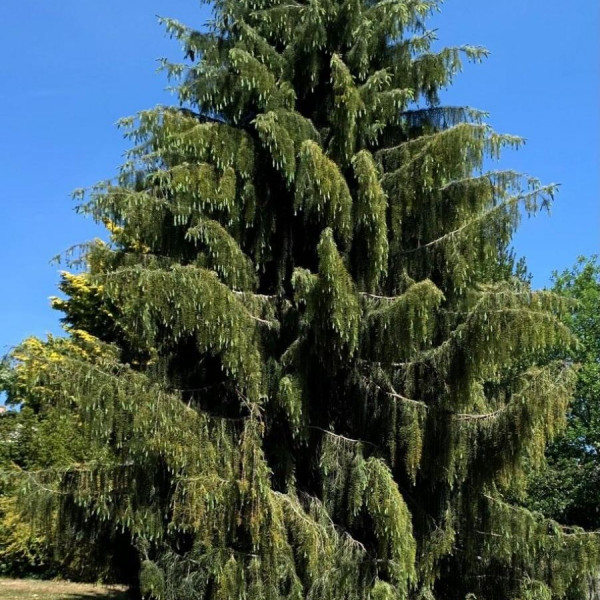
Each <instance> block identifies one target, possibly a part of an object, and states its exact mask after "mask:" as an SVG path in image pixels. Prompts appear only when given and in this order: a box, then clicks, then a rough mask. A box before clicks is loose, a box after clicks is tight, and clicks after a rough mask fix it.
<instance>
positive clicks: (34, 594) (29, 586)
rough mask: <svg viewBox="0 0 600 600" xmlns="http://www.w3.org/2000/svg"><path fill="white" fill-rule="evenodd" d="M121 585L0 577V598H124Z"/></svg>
mask: <svg viewBox="0 0 600 600" xmlns="http://www.w3.org/2000/svg"><path fill="white" fill-rule="evenodd" d="M127 597H128V596H127V592H126V588H124V587H123V586H110V587H106V586H102V585H93V584H86V583H69V582H66V581H38V580H35V579H0V600H34V599H37V598H39V599H40V600H94V599H97V600H126V599H127Z"/></svg>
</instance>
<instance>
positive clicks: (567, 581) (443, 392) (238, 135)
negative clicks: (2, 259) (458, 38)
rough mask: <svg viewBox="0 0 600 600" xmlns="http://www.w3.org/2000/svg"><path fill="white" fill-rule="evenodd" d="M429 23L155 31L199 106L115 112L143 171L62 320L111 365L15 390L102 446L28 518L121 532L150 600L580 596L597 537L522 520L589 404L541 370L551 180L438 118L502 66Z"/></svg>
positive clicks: (96, 211)
mask: <svg viewBox="0 0 600 600" xmlns="http://www.w3.org/2000/svg"><path fill="white" fill-rule="evenodd" d="M436 8H437V2H435V1H434V0H217V1H216V2H215V3H214V15H215V17H214V20H213V21H212V22H211V23H210V25H209V27H208V28H206V29H205V30H202V31H197V30H195V29H191V28H188V27H186V26H184V25H182V24H180V23H178V22H176V21H174V20H170V19H165V20H164V24H165V25H166V27H167V29H168V31H169V33H170V34H171V35H172V36H173V37H175V38H177V39H178V40H179V41H180V42H181V44H182V46H183V48H184V55H185V62H184V63H183V64H171V63H168V62H166V61H165V62H164V68H165V69H166V70H167V71H168V73H169V74H170V76H172V77H173V78H175V79H176V81H177V89H178V94H179V100H180V106H179V107H176V108H171V107H158V108H155V109H152V110H148V111H145V112H142V113H140V114H139V115H137V116H136V117H134V118H130V119H125V120H123V121H122V123H121V125H122V127H123V128H124V130H125V132H126V136H128V137H129V138H130V139H131V140H132V144H133V147H132V149H131V151H130V152H129V155H128V160H127V161H126V163H125V164H124V166H123V167H122V169H121V171H120V173H119V175H118V177H117V178H116V179H115V180H111V181H108V182H105V183H102V184H100V185H98V186H96V187H95V188H94V189H92V190H91V192H89V193H88V195H87V196H86V197H85V198H84V199H82V200H81V202H82V204H81V210H82V212H84V213H86V214H89V215H92V216H93V218H94V219H96V220H97V221H98V222H103V223H105V224H106V225H107V226H108V227H109V229H110V230H111V233H112V238H111V242H110V243H102V242H99V241H97V242H93V243H91V244H90V245H88V246H87V247H86V248H85V249H84V252H83V260H84V263H85V265H86V267H87V268H86V270H85V272H84V273H82V274H80V275H70V274H65V275H64V277H63V281H62V284H61V288H62V291H63V292H65V293H66V296H67V297H66V299H63V300H56V301H55V304H56V306H57V308H59V309H60V310H62V311H64V314H65V317H64V321H65V324H66V326H67V329H72V330H76V331H79V332H81V331H84V332H85V333H86V334H87V335H88V336H90V338H93V344H94V348H95V350H94V352H88V353H86V355H85V356H82V355H80V354H78V353H77V352H71V351H70V352H64V353H54V354H52V353H50V352H47V353H44V352H41V353H40V352H37V353H35V354H31V355H30V356H25V357H24V356H23V353H21V358H20V361H19V362H18V364H17V365H16V366H15V369H16V377H15V381H16V383H15V384H14V386H13V390H12V392H11V393H12V394H13V397H15V398H17V399H18V397H19V395H21V397H23V398H25V397H27V395H28V394H29V396H31V395H32V394H35V393H36V391H37V393H41V394H43V395H44V396H45V398H46V401H47V402H52V403H56V404H57V405H61V403H62V405H64V407H65V410H73V411H75V412H76V413H77V414H78V415H79V418H80V420H81V424H82V427H83V428H84V429H85V431H86V432H87V434H88V435H89V436H90V438H91V439H93V441H94V444H101V445H102V446H103V447H104V449H105V452H104V455H103V457H102V459H98V460H95V461H92V462H90V463H84V464H76V465H72V466H71V467H69V468H65V469H62V470H60V471H58V470H56V469H55V470H51V471H38V472H36V473H30V474H28V476H27V477H26V478H24V479H23V483H22V489H23V493H24V498H26V499H27V506H28V507H29V510H30V512H31V514H32V515H36V516H37V518H43V517H44V515H46V514H53V515H56V514H57V512H58V514H60V516H61V518H62V519H64V522H65V527H67V525H68V526H69V527H70V529H69V531H71V530H72V531H75V532H76V531H77V527H79V528H85V529H86V530H87V531H88V533H90V532H91V533H93V531H94V529H95V528H98V529H101V528H102V527H104V525H105V524H106V522H109V523H110V524H111V525H112V526H113V527H114V528H115V529H119V530H120V531H123V532H125V533H126V534H127V535H128V536H129V538H130V540H131V544H132V546H133V547H134V548H135V549H136V551H137V553H138V555H139V558H140V564H141V568H140V576H139V577H140V587H141V590H142V593H143V594H146V595H147V596H148V597H153V598H159V599H169V600H187V599H192V598H206V599H207V600H208V599H210V600H217V599H219V600H225V599H242V598H243V599H247V600H259V599H260V600H262V599H272V600H274V599H284V598H285V599H289V600H292V599H293V600H301V599H315V600H316V599H320V600H321V599H323V600H327V599H330V600H340V599H342V598H344V599H348V600H350V599H353V600H358V599H361V600H362V599H371V600H400V599H407V598H415V599H416V598H421V599H433V598H436V599H439V600H442V599H448V600H450V599H452V600H453V599H459V598H460V599H462V598H465V597H469V598H475V597H477V598H485V599H486V600H496V599H498V600H499V599H506V598H513V599H517V598H520V599H525V598H527V599H534V598H536V599H548V598H567V597H568V598H584V597H585V596H586V593H587V588H586V586H587V581H588V576H589V574H590V573H592V572H593V571H594V569H595V568H596V567H597V565H598V543H597V539H596V537H595V536H593V535H586V534H585V533H584V532H583V531H581V530H578V529H566V528H563V527H561V526H559V525H558V524H556V523H554V522H552V521H548V520H545V519H544V518H543V517H542V516H541V515H538V514H535V513H531V512H528V511H527V510H525V509H523V508H520V507H519V506H518V505H516V504H514V503H511V502H510V501H509V499H511V498H518V497H519V492H520V490H521V489H522V487H523V483H524V476H523V475H524V473H523V468H524V465H526V464H531V463H532V462H534V463H535V462H536V461H539V460H541V459H542V457H543V454H544V447H545V443H546V441H547V439H549V438H550V437H551V436H552V435H553V434H554V433H555V432H556V431H557V430H559V429H560V427H561V426H562V425H563V421H564V414H565V411H566V406H567V403H568V401H569V398H570V396H571V393H572V386H573V375H572V372H571V369H570V367H569V365H568V364H564V363H563V362H553V361H549V360H546V359H540V358H539V357H540V356H547V355H549V353H550V351H551V350H552V349H553V348H556V347H557V346H564V345H568V344H571V343H572V336H571V334H570V332H569V330H568V328H567V327H565V326H564V325H563V324H561V321H560V318H559V317H560V314H561V311H563V309H564V303H565V301H564V300H563V299H562V298H560V297H557V296H555V295H553V294H552V293H549V292H535V291H532V290H531V289H530V288H529V286H528V285H527V284H525V283H523V282H522V281H521V280H520V279H519V278H518V277H515V276H514V273H515V269H514V266H513V261H512V258H511V253H510V250H509V244H510V239H511V235H512V234H513V232H514V230H515V228H516V227H517V225H518V221H519V216H520V215H521V214H522V212H523V211H525V212H529V213H533V212H536V211H538V210H539V209H541V208H544V207H546V206H547V204H548V202H549V201H550V199H551V197H552V195H553V192H554V186H552V185H542V184H541V183H540V182H538V181H537V180H536V179H534V178H530V177H527V176H523V175H521V174H519V173H516V172H512V171H504V170H497V171H487V170H485V167H486V165H487V164H488V159H489V158H492V159H495V158H498V157H499V155H500V153H501V151H502V149H503V148H505V147H507V146H508V147H519V146H520V145H521V143H522V140H521V139H520V138H518V137H515V136H511V135H502V134H498V133H495V132H494V131H493V130H492V129H491V128H490V126H489V125H487V124H486V115H485V113H482V112H479V111H477V110H474V109H470V108H464V107H446V106H442V105H440V98H439V94H440V90H442V89H443V88H445V87H446V86H448V85H449V84H451V82H452V79H453V77H454V76H455V75H456V73H457V72H458V71H459V70H460V68H461V61H462V60H464V59H467V60H472V61H476V62H478V61H480V60H481V59H482V58H483V57H484V56H485V54H486V52H485V50H483V49H481V48H478V47H471V46H463V47H458V48H444V49H442V50H440V51H434V50H433V49H432V47H433V46H432V45H433V42H434V40H435V36H434V34H433V33H432V32H431V31H430V30H428V28H427V18H428V16H429V15H430V13H431V12H432V11H433V10H435V9H436ZM87 341H88V342H89V340H87ZM72 513H75V514H76V515H77V516H78V520H77V521H76V526H73V525H72V522H71V520H70V516H71V515H72ZM82 514H84V515H85V519H81V515H82Z"/></svg>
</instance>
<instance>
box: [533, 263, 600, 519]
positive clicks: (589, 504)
mask: <svg viewBox="0 0 600 600" xmlns="http://www.w3.org/2000/svg"><path fill="white" fill-rule="evenodd" d="M553 290H554V291H555V292H556V293H558V294H561V295H563V296H565V297H567V298H570V299H572V300H575V301H576V305H575V307H574V310H573V312H572V313H569V314H567V315H565V317H564V319H565V323H566V324H567V325H568V327H569V328H570V329H571V331H572V332H573V333H574V334H575V335H576V336H577V338H578V339H579V342H580V343H579V345H578V346H577V347H575V348H572V349H571V352H570V353H568V354H567V355H565V359H566V360H569V361H573V362H575V363H577V364H578V365H579V370H578V373H577V387H576V391H575V400H574V401H573V403H572V404H571V407H570V411H569V416H568V425H567V428H566V430H565V432H564V433H563V434H562V435H561V436H560V437H559V438H558V439H557V440H555V441H554V442H553V443H552V444H550V446H549V448H548V451H547V459H548V461H547V468H545V469H543V470H542V471H541V473H540V474H539V476H537V477H535V478H534V479H533V480H532V482H531V484H530V486H529V492H530V501H531V505H532V506H533V507H534V508H536V509H538V510H541V511H542V512H543V513H544V514H546V515H548V516H551V517H553V518H555V519H558V520H560V521H561V522H564V523H569V524H572V525H581V526H582V527H586V528H588V529H600V455H599V452H600V265H599V264H598V259H597V257H592V258H590V259H584V258H581V259H579V261H578V262H577V264H576V265H575V266H574V267H573V268H572V269H567V270H565V271H563V272H562V273H560V274H558V273H557V274H555V276H554V285H553Z"/></svg>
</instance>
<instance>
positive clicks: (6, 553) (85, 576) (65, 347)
mask: <svg viewBox="0 0 600 600" xmlns="http://www.w3.org/2000/svg"><path fill="white" fill-rule="evenodd" d="M68 279H69V280H71V279H72V277H69V278H68ZM70 334H71V337H70V339H66V338H54V337H50V338H49V339H48V340H47V341H46V342H41V341H40V340H37V339H35V338H30V339H28V340H26V341H25V342H23V344H22V346H21V348H20V349H19V350H18V351H16V352H15V353H14V356H13V358H14V359H15V360H17V361H18V360H20V359H21V358H25V357H26V358H27V360H29V361H32V360H37V361H38V364H37V367H38V368H41V369H44V368H47V366H48V365H49V364H54V363H58V364H60V362H61V361H62V360H64V358H65V357H67V356H68V357H71V358H77V359H89V358H90V356H91V355H93V354H95V353H96V352H98V351H99V346H98V345H97V344H96V343H95V341H94V339H93V338H92V337H91V336H89V335H88V334H86V333H85V332H84V331H75V330H71V331H70ZM34 357H35V358H34ZM23 374H24V372H23V370H22V369H21V367H17V368H16V369H14V370H13V371H9V370H5V376H4V377H3V381H2V389H5V390H9V391H10V393H11V396H10V398H9V400H10V399H12V400H15V399H17V398H18V399H19V400H20V402H21V403H22V407H21V408H20V409H18V407H17V409H16V410H15V409H14V408H15V407H13V410H10V411H9V412H6V413H5V414H4V415H1V416H0V471H1V472H2V475H3V476H2V477H0V573H2V574H3V575H10V576H35V577H46V578H51V577H56V576H60V577H68V578H70V579H75V580H88V581H92V582H97V581H99V580H106V581H115V580H116V579H120V580H128V579H129V580H132V579H133V580H135V578H132V577H130V576H129V577H128V571H130V570H131V569H132V568H133V569H135V568H136V566H138V564H137V563H136V559H135V556H133V555H132V553H131V552H128V551H127V546H126V547H125V548H123V542H126V543H127V542H128V539H127V538H126V537H124V536H123V535H120V534H118V533H115V532H114V530H113V528H112V527H111V526H108V524H106V525H105V526H104V527H103V528H98V529H97V530H96V531H95V534H94V535H89V531H88V530H87V528H86V527H81V521H83V520H89V518H88V516H87V515H84V514H83V513H82V512H80V513H79V515H78V518H79V519H81V521H80V522H79V527H77V530H76V531H75V530H74V529H73V527H74V526H75V525H76V521H75V518H74V517H75V511H74V510H72V511H71V517H72V519H71V524H70V527H69V528H66V529H65V528H64V526H65V521H64V520H63V519H61V517H60V514H59V510H58V508H59V507H58V506H57V507H56V508H55V509H54V510H51V511H49V512H48V513H47V514H46V515H45V518H44V519H43V520H39V519H35V518H34V519H23V518H21V514H20V513H21V511H20V504H21V500H20V499H19V495H18V491H17V487H18V486H16V485H15V479H14V476H11V475H13V474H14V472H17V473H21V474H22V476H23V477H28V478H29V477H35V476H36V473H38V472H40V471H43V472H45V473H47V474H50V473H54V474H55V475H56V476H61V475H64V473H66V472H68V471H70V470H71V469H73V468H74V467H75V466H76V465H79V464H86V463H91V462H94V461H100V460H102V457H103V455H104V454H105V451H104V448H103V447H101V446H99V445H98V444H95V443H94V441H93V438H92V437H91V436H90V435H89V431H87V430H86V428H85V427H84V426H83V424H82V420H81V416H80V414H79V411H78V408H77V405H76V403H72V404H71V405H70V406H68V407H65V405H64V404H63V403H61V402H57V401H56V394H55V393H54V391H53V390H52V389H51V388H50V387H44V386H35V387H29V386H25V387H24V386H23V383H24V382H23V379H22V375H23ZM65 408H68V409H67V410H65ZM7 475H8V476H7ZM64 508H66V504H65V506H64ZM73 508H75V507H73Z"/></svg>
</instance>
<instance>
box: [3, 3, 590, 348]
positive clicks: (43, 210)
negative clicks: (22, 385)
mask: <svg viewBox="0 0 600 600" xmlns="http://www.w3.org/2000/svg"><path fill="white" fill-rule="evenodd" d="M2 7H3V8H2V14H3V18H2V20H1V22H0V51H1V53H2V56H3V60H2V61H1V62H0V111H1V114H2V116H3V119H2V130H1V134H0V172H1V174H2V178H1V182H2V185H1V187H0V231H1V239H2V246H1V253H2V261H1V265H2V267H1V269H2V272H1V279H0V281H1V282H2V283H1V285H2V293H1V294H0V355H1V354H4V353H5V352H6V351H7V350H8V349H9V348H10V347H11V346H13V345H14V344H16V343H18V342H19V340H21V339H23V338H24V337H25V336H28V335H44V334H45V333H46V332H48V331H50V332H55V333H56V332H59V331H60V329H59V325H58V317H59V315H57V314H56V313H54V311H52V310H50V308H49V304H48V297H49V296H51V295H53V294H55V291H56V282H57V279H58V278H57V271H58V267H56V266H51V265H49V259H50V258H51V257H52V256H54V255H56V254H57V253H59V252H61V251H62V250H64V249H66V248H67V247H69V246H71V245H73V244H75V243H78V242H83V241H86V240H87V239H90V238H91V237H94V236H96V235H99V234H100V233H101V232H100V230H99V229H97V228H95V227H94V226H93V224H92V223H91V222H90V221H86V220H84V219H83V218H82V217H79V216H77V215H76V214H75V213H74V212H73V203H72V201H71V200H70V197H69V194H70V192H71V191H72V190H73V189H75V188H78V187H86V186H89V185H91V184H93V183H95V182H97V181H99V180H101V179H105V178H108V177H111V176H112V175H114V173H115V171H116V168H117V166H118V165H119V163H120V161H121V155H122V153H123V151H124V149H125V145H124V143H123V142H122V140H121V137H120V134H119V132H118V131H117V130H116V128H115V127H114V126H113V125H114V123H115V121H117V119H118V118H120V117H122V116H126V115H130V114H134V113H135V112H137V111H138V110H141V109H144V108H149V107H152V106H154V105H155V104H158V103H166V102H170V101H171V97H170V96H169V95H167V94H166V93H165V92H164V91H163V88H164V87H165V85H166V82H165V81H164V78H163V77H162V76H161V75H156V74H155V69H156V66H157V64H156V62H155V60H156V59H157V58H159V57H162V56H170V57H173V58H178V47H177V44H176V42H173V41H170V40H169V39H167V38H166V37H165V36H164V34H163V31H162V30H161V28H160V27H159V26H158V25H157V23H156V17H155V15H157V14H159V15H165V16H172V17H175V18H178V19H179V20H181V21H183V22H185V23H188V24H191V25H195V26H200V25H201V24H202V23H203V22H204V21H205V20H206V18H207V17H208V15H209V11H208V8H207V7H206V5H202V6H200V4H199V2H197V0H144V1H142V0H102V1H92V0H50V1H47V0H46V1H41V0H3V2H2ZM598 12H599V10H598V6H597V2H596V1H595V0H573V1H572V2H564V1H559V0H501V1H495V2H492V1H490V0H447V2H446V4H445V5H444V8H443V11H442V13H441V14H440V15H436V17H435V19H434V21H433V23H434V26H435V27H437V28H438V30H439V38H440V43H443V44H444V45H454V44H463V43H471V44H478V45H484V46H486V47H487V48H488V49H489V50H490V51H491V52H492V55H491V57H490V58H489V59H488V60H487V61H486V62H485V63H484V64H483V65H479V66H469V67H468V68H466V69H465V72H464V73H463V74H462V75H461V76H460V77H459V78H458V79H457V81H456V84H455V86H454V87H453V88H452V89H451V90H449V91H448V92H447V94H446V95H445V98H444V99H445V100H446V101H447V102H448V103H453V104H467V105H470V106H474V107H477V108H481V109H485V110H487V111H489V112H490V113H491V123H492V125H493V126H494V127H495V128H496V129H497V130H499V131H503V132H507V133H516V134H519V135H522V136H524V137H526V138H527V139H528V144H527V146H525V148H524V149H523V150H520V151H519V152H518V153H511V154H510V155H506V158H505V159H504V160H503V162H502V166H504V167H507V168H509V167H510V168H516V169H519V170H522V171H524V172H527V173H530V174H532V175H536V176H538V177H540V178H541V179H542V180H543V181H545V182H559V183H561V184H562V188H561V192H560V194H559V196H558V198H557V201H556V204H555V207H554V209H553V215H552V216H551V217H550V218H549V217H547V216H540V217H538V218H537V219H534V220H529V221H528V220H526V221H525V222H524V223H523V226H522V229H521V231H520V233H519V234H518V236H517V237H516V239H515V244H516V247H517V250H518V252H519V253H520V254H522V255H525V256H526V257H527V259H528V264H529V267H530V269H531V271H532V272H533V274H534V284H535V285H536V286H538V287H541V286H544V285H546V284H547V283H548V281H549V276H550V273H551V271H552V270H553V269H562V268H565V267H567V266H570V265H571V264H572V263H573V262H574V261H575V259H576V257H577V256H578V255H580V254H586V255H589V254H592V253H594V252H598V250H599V225H600V202H599V197H600V185H599V170H598V168H599V165H600V160H599V147H600V141H599V132H600V124H599V110H598V108H599V96H600V95H599V89H598V88H599V70H600V66H599V62H598V57H599V56H600V49H599V47H598V45H599V44H598V32H599V30H600V23H599V14H598Z"/></svg>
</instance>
